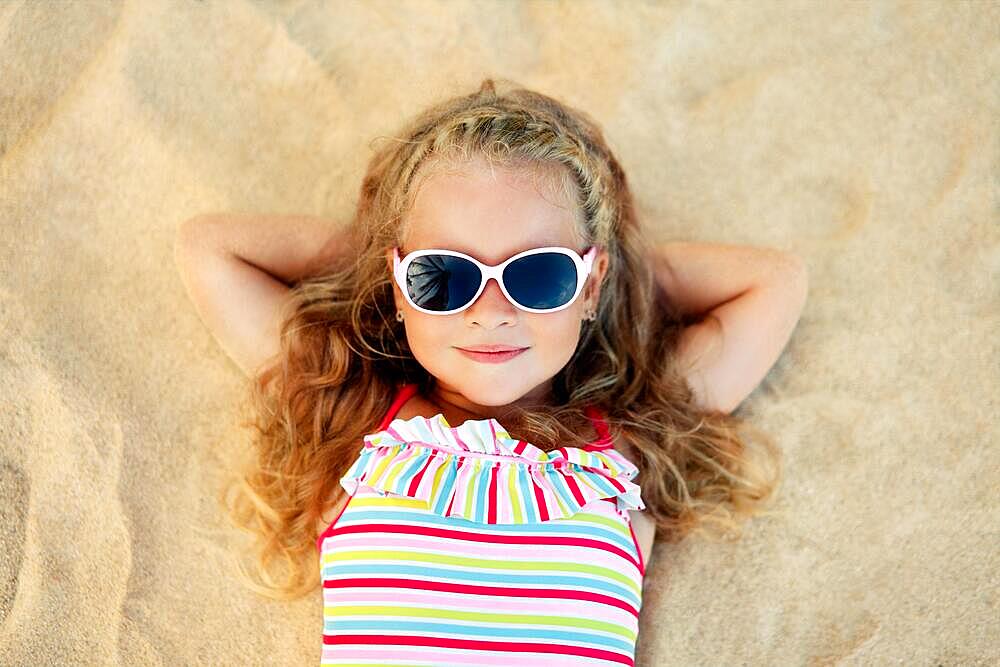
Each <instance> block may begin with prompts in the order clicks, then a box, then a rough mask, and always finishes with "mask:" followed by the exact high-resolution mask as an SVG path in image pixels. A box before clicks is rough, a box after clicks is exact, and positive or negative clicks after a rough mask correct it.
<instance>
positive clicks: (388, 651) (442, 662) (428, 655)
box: [322, 646, 608, 667]
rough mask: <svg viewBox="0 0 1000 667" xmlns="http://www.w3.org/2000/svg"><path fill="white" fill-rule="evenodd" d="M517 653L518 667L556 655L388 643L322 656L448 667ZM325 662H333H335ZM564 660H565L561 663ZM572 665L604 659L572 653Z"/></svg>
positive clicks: (601, 665) (552, 661) (594, 666)
mask: <svg viewBox="0 0 1000 667" xmlns="http://www.w3.org/2000/svg"><path fill="white" fill-rule="evenodd" d="M513 656H517V664H518V666H519V667H536V666H537V667H552V665H558V664H560V663H559V662H556V660H557V656H554V655H553V654H551V653H528V652H523V653H522V652H518V653H515V654H511V653H506V652H500V653H498V652H496V651H476V652H475V653H473V654H471V655H470V654H469V652H468V651H464V650H449V649H445V648H431V647H424V646H407V647H406V648H405V649H398V648H395V647H392V646H324V647H323V658H322V659H323V660H324V661H326V660H350V662H351V663H355V662H358V661H360V660H364V661H376V662H381V661H397V660H398V661H400V663H399V664H401V665H405V664H408V663H407V661H409V662H417V661H424V662H426V663H427V664H431V665H438V666H439V667H450V665H461V666H462V667H474V666H475V665H487V666H489V667H493V665H500V666H501V667H508V666H509V665H510V664H511V657H513ZM325 664H334V665H335V664H337V663H336V662H332V663H325ZM563 664H565V663H563ZM572 664H573V665H574V667H576V666H577V665H579V667H606V666H607V664H608V662H607V661H606V660H592V659H590V658H587V657H584V656H573V657H572Z"/></svg>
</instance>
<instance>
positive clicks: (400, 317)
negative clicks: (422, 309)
mask: <svg viewBox="0 0 1000 667" xmlns="http://www.w3.org/2000/svg"><path fill="white" fill-rule="evenodd" d="M396 321H397V322H402V321H403V311H401V310H397V311H396Z"/></svg>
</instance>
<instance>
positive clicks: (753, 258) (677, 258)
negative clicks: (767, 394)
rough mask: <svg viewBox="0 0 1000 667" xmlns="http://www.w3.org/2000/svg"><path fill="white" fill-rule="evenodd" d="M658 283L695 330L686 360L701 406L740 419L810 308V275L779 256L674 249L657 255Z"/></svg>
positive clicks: (686, 334) (699, 247)
mask: <svg viewBox="0 0 1000 667" xmlns="http://www.w3.org/2000/svg"><path fill="white" fill-rule="evenodd" d="M650 257H651V260H652V261H653V266H654V275H655V276H656V280H657V282H658V283H659V285H660V286H661V288H662V289H663V291H664V292H665V293H666V295H667V296H668V297H669V298H670V300H671V302H672V303H674V304H676V305H677V306H678V308H680V310H681V311H682V313H684V314H685V315H687V316H695V317H693V318H692V319H694V320H695V321H694V323H693V324H691V325H689V326H687V327H686V328H685V329H684V330H683V331H682V332H681V338H680V341H679V343H678V355H679V358H680V360H681V364H682V367H684V368H686V369H688V370H687V378H688V381H689V382H690V384H691V387H692V390H693V391H694V393H695V395H696V396H697V398H698V401H699V402H700V403H701V404H702V405H703V406H704V407H705V408H706V409H711V410H720V411H722V412H732V411H733V410H734V409H736V407H737V406H738V405H739V404H740V403H741V402H742V401H743V399H744V398H746V397H747V395H749V394H750V392H751V391H753V390H754V388H756V386H757V385H758V384H759V383H760V381H761V380H763V379H764V376H765V375H767V372H768V370H770V368H771V367H772V366H773V365H774V362H775V361H777V359H778V357H779V356H780V354H781V351H782V350H783V349H784V347H785V345H786V344H787V343H788V340H789V338H790V337H791V334H792V331H793V330H794V328H795V325H796V324H797V323H798V320H799V316H800V315H801V313H802V309H803V307H804V306H805V301H806V294H807V292H808V284H809V279H808V271H807V269H806V266H805V263H804V262H803V261H802V260H801V259H800V258H799V257H798V256H797V255H794V254H791V253H786V252H783V251H780V250H777V249H774V248H760V247H752V246H745V245H728V244H709V243H688V242H673V243H664V244H660V245H658V246H656V247H655V248H654V249H653V250H652V251H651V253H650Z"/></svg>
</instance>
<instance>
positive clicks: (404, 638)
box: [323, 634, 633, 667]
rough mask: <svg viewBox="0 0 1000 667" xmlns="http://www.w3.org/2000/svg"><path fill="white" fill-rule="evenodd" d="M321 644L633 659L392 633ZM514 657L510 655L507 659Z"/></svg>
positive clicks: (551, 646)
mask: <svg viewBox="0 0 1000 667" xmlns="http://www.w3.org/2000/svg"><path fill="white" fill-rule="evenodd" d="M323 643H324V644H335V645H338V646H350V645H355V644H362V645H369V646H370V645H375V646H387V645H396V646H433V647H435V648H442V647H443V648H456V649H467V650H470V651H477V652H478V651H500V652H502V653H507V652H510V653H536V652H537V653H548V654H550V656H551V655H552V654H555V655H567V656H569V655H571V656H585V657H591V658H604V659H605V660H609V661H612V662H617V663H620V664H623V665H627V666H628V667H633V662H632V658H631V657H630V656H627V655H622V654H621V653H618V652H617V651H609V650H607V649H603V648H590V647H586V646H576V645H572V644H555V643H547V642H528V641H517V642H511V641H494V640H489V639H459V638H454V637H429V636H425V635H394V634H381V635H375V634H371V635H369V634H353V635H348V634H343V635H342V634H333V635H327V634H324V635H323ZM510 657H513V656H510Z"/></svg>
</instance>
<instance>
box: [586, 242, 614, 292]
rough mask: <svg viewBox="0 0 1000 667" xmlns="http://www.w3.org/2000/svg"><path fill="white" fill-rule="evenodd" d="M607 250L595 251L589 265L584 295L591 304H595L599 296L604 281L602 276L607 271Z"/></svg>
mask: <svg viewBox="0 0 1000 667" xmlns="http://www.w3.org/2000/svg"><path fill="white" fill-rule="evenodd" d="M608 261H609V259H608V251H607V250H604V249H603V248H602V249H601V250H598V251H597V254H596V255H595V256H594V263H593V264H592V265H591V267H590V275H589V276H587V283H586V285H585V286H584V295H585V296H586V297H587V299H588V300H589V301H591V303H592V305H594V306H596V305H597V302H598V300H599V298H600V296H601V285H602V284H603V283H604V276H605V274H607V272H608Z"/></svg>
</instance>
